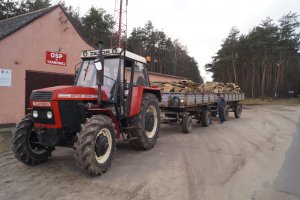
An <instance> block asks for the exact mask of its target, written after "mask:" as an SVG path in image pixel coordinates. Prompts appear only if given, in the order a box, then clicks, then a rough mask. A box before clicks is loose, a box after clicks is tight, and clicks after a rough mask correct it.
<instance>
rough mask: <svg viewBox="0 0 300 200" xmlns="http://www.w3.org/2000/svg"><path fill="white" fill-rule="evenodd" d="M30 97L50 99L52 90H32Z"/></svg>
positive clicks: (33, 98)
mask: <svg viewBox="0 0 300 200" xmlns="http://www.w3.org/2000/svg"><path fill="white" fill-rule="evenodd" d="M30 99H31V100H52V92H42V91H36V92H32V93H31V96H30Z"/></svg>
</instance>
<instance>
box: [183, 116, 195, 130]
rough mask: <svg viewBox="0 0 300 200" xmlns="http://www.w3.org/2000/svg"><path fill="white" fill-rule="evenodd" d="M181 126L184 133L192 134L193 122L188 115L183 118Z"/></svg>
mask: <svg viewBox="0 0 300 200" xmlns="http://www.w3.org/2000/svg"><path fill="white" fill-rule="evenodd" d="M181 126H182V132H183V133H190V132H191V131H192V126H193V120H192V117H191V116H189V114H188V113H187V114H185V115H184V116H183V118H182V121H181Z"/></svg>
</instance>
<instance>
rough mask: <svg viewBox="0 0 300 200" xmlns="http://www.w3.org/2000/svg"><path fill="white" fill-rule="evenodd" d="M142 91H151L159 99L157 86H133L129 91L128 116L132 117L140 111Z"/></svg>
mask: <svg viewBox="0 0 300 200" xmlns="http://www.w3.org/2000/svg"><path fill="white" fill-rule="evenodd" d="M144 93H152V94H154V95H155V96H156V97H157V99H158V101H161V94H160V90H159V89H158V88H151V87H144V86H137V87H133V88H132V93H131V103H130V112H129V117H133V116H135V115H137V114H139V113H140V111H141V104H142V99H143V95H144Z"/></svg>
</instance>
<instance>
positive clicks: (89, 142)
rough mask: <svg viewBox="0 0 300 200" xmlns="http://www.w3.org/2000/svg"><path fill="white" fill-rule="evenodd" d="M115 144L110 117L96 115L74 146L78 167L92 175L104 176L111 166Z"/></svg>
mask: <svg viewBox="0 0 300 200" xmlns="http://www.w3.org/2000/svg"><path fill="white" fill-rule="evenodd" d="M115 144H116V139H115V129H114V125H113V122H112V120H111V119H110V118H109V117H107V116H104V115H96V116H93V117H92V118H90V119H87V122H86V123H85V124H83V125H82V126H81V131H80V132H79V133H77V142H76V143H75V145H74V146H75V148H76V152H75V154H74V157H75V159H76V162H77V165H78V166H79V167H80V168H82V169H83V170H85V171H87V172H88V173H89V174H91V175H96V176H99V175H102V174H103V173H105V172H106V171H107V169H108V168H109V167H110V165H111V161H112V158H113V152H114V148H115Z"/></svg>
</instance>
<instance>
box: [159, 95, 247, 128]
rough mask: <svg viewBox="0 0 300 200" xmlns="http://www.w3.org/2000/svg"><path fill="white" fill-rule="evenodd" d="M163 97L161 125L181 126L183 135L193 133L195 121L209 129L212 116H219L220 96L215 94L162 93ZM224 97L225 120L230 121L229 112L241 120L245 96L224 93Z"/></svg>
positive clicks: (160, 105) (160, 104)
mask: <svg viewBox="0 0 300 200" xmlns="http://www.w3.org/2000/svg"><path fill="white" fill-rule="evenodd" d="M161 95H162V100H161V102H160V103H159V107H160V109H161V111H162V112H163V113H164V118H162V121H161V123H163V124H180V125H181V126H182V132H183V133H190V132H191V130H192V124H193V121H192V120H193V119H196V120H197V121H198V123H199V124H202V126H204V127H208V126H209V125H210V124H211V122H212V116H213V117H216V116H217V114H218V112H217V102H218V96H217V94H215V93H201V92H188V93H186V92H162V93H161ZM222 95H223V97H224V99H225V100H226V102H227V106H226V108H225V112H224V114H225V120H228V116H229V111H231V112H234V115H235V117H236V118H240V116H241V113H242V105H241V104H240V101H242V100H244V99H245V94H244V93H222Z"/></svg>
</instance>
